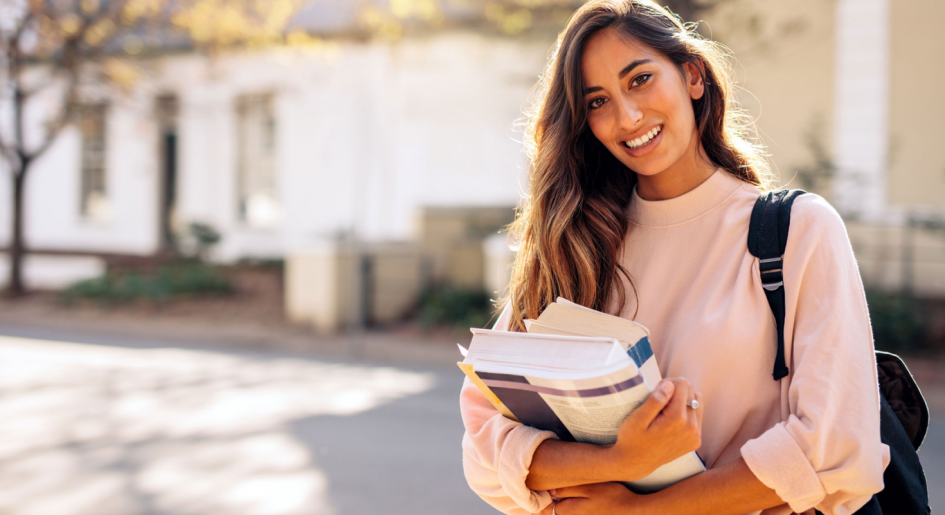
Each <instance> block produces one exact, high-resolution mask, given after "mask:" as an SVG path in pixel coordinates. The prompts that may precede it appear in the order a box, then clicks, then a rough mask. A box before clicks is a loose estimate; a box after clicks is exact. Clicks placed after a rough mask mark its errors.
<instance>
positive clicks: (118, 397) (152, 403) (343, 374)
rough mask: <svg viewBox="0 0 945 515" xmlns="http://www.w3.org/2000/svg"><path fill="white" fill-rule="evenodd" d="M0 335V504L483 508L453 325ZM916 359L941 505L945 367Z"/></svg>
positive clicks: (415, 510) (127, 321) (65, 321)
mask: <svg viewBox="0 0 945 515" xmlns="http://www.w3.org/2000/svg"><path fill="white" fill-rule="evenodd" d="M0 335H3V336H0V354H3V355H4V356H5V358H4V359H0V370H2V371H3V373H0V415H2V416H0V436H4V437H3V438H0V442H6V443H5V444H3V443H0V462H4V465H2V466H0V482H3V483H4V484H6V485H8V487H9V488H6V489H5V490H6V491H5V492H0V512H3V513H10V514H15V515H20V514H24V515H25V514H27V513H49V512H50V511H49V510H48V509H47V508H55V509H54V510H53V511H52V513H57V514H64V515H86V514H89V515H91V514H93V513H94V514H95V515H111V514H113V513H114V514H115V515H118V514H120V515H128V514H137V513H148V514H160V515H177V514H181V513H224V512H225V513H228V514H240V515H256V514H257V513H259V514H262V513H276V514H283V515H296V514H299V515H302V514H309V513H312V514H318V515H349V514H350V515H360V514H361V513H372V512H376V511H378V510H379V508H381V507H383V511H384V512H385V513H390V514H392V515H397V514H400V513H403V514H404V515H407V514H410V515H418V514H424V513H431V514H433V513H446V512H449V513H455V514H456V515H484V514H487V513H493V512H492V511H491V510H490V509H489V508H488V506H486V505H485V504H484V503H482V502H481V501H480V500H479V499H477V498H476V497H475V496H474V495H473V494H472V493H471V492H470V491H469V489H468V487H467V486H466V485H465V482H464V480H463V478H462V466H461V463H460V459H459V458H460V454H459V451H458V442H459V439H460V437H461V436H462V424H461V422H460V420H459V416H458V408H457V406H456V396H457V393H458V390H459V384H460V382H461V381H462V377H461V374H459V373H458V371H457V370H456V368H455V365H454V363H455V361H456V360H457V359H458V357H459V356H458V351H457V349H456V346H455V343H456V342H461V343H465V342H466V341H467V340H468V336H466V335H465V334H463V333H455V334H422V333H419V332H411V331H408V330H401V331H399V332H390V333H384V332H367V333H363V334H356V335H318V334H314V333H312V332H310V331H307V330H305V329H300V328H293V327H287V326H271V325H265V324H253V323H226V324H221V323H219V322H215V323H195V322H194V321H193V320H189V321H185V320H179V319H173V318H170V319H168V318H146V317H129V316H126V315H122V316H114V314H112V313H107V312H105V313H100V314H98V315H94V316H93V315H90V314H89V313H88V312H85V313H82V314H81V316H79V315H70V314H69V313H62V312H59V313H56V314H55V316H50V314H49V313H32V314H31V313H25V312H11V311H9V310H7V311H4V312H2V313H0ZM11 337H13V338H11ZM16 337H21V338H30V339H33V340H17V339H16ZM69 342H72V343H69ZM85 344H87V345H85ZM908 363H909V366H910V369H911V370H912V372H913V373H914V375H915V376H916V378H917V380H918V381H919V383H920V385H921V386H922V388H923V392H924V393H925V395H926V398H927V399H928V402H929V406H930V408H931V409H932V412H933V421H932V425H931V428H930V431H929V434H928V437H927V438H926V441H925V443H924V445H923V447H922V450H921V451H920V456H921V458H922V460H923V464H924V466H925V468H926V474H927V477H928V481H929V487H930V492H931V495H932V508H933V510H935V511H940V510H945V503H943V502H941V501H943V500H945V498H942V499H940V498H939V497H940V496H939V492H942V491H943V490H945V374H942V371H945V367H943V365H942V364H941V363H939V362H934V361H927V360H909V361H908ZM4 364H5V367H4ZM4 420H5V421H6V422H4ZM14 421H15V422H14ZM391 441H398V442H400V444H399V445H396V446H391V445H390V442H391ZM11 453H12V454H11ZM53 470H55V471H57V472H56V473H55V474H53V475H50V471H53ZM365 482H367V483H369V484H371V485H372V487H371V488H370V489H368V490H365V489H364V488H363V485H364V484H365ZM431 491H432V492H435V494H431ZM31 492H33V493H31ZM293 496H295V497H293ZM298 496H302V497H298ZM280 499H281V501H280ZM418 499H423V500H424V502H425V503H426V504H418ZM93 501H94V502H93ZM279 502H282V504H279ZM83 503H85V504H83ZM273 503H275V504H273ZM286 503H288V504H286ZM83 506H87V507H89V508H88V509H85V508H84V507H83ZM237 506H238V507H239V509H237V508H236V507H237ZM302 506H307V508H303V507H302ZM36 509H39V510H40V511H35V510H36ZM43 509H46V511H43ZM221 510H223V511H221Z"/></svg>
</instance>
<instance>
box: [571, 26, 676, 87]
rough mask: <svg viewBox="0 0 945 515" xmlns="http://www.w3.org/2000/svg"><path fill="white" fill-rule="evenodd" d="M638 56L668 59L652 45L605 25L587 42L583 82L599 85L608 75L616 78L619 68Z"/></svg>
mask: <svg viewBox="0 0 945 515" xmlns="http://www.w3.org/2000/svg"><path fill="white" fill-rule="evenodd" d="M638 59H652V60H653V61H655V62H657V63H659V64H662V61H665V60H666V58H665V57H663V56H662V55H660V54H659V52H656V51H654V50H653V49H651V48H650V47H648V46H646V45H643V44H640V43H638V42H637V41H634V40H633V39H631V38H629V37H627V36H624V35H622V34H620V33H619V32H617V31H616V30H614V29H604V30H602V31H600V32H598V33H596V34H594V35H593V36H591V37H590V38H588V40H587V43H585V45H584V52H583V54H582V55H581V75H582V76H583V77H584V86H585V87H587V86H592V85H600V84H599V83H600V82H604V81H605V80H608V79H609V80H617V75H618V74H619V73H620V71H621V70H623V68H624V67H625V66H627V65H628V64H630V63H632V62H633V61H636V60H638Z"/></svg>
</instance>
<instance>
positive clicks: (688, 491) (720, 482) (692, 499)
mask: <svg viewBox="0 0 945 515" xmlns="http://www.w3.org/2000/svg"><path fill="white" fill-rule="evenodd" d="M637 500H638V501H639V506H638V508H642V509H641V510H639V511H634V512H635V513H646V514H654V513H658V514H660V515H673V514H689V513H713V514H718V515H726V514H731V515H738V514H740V513H749V512H753V511H758V510H763V509H766V508H772V507H774V506H779V505H781V504H784V501H783V500H781V498H780V497H778V495H777V494H776V493H775V491H774V490H772V489H770V488H768V487H767V486H765V484H764V483H762V482H761V481H759V480H758V478H757V477H755V474H754V473H753V472H752V471H751V469H749V468H748V465H747V464H746V463H745V460H743V459H742V458H738V459H737V460H735V461H733V462H731V463H728V464H726V465H724V466H722V467H719V468H717V469H713V470H708V471H706V472H703V473H702V474H698V475H695V476H693V477H691V478H689V479H686V480H684V481H681V482H679V483H676V484H675V485H673V486H671V487H669V488H667V489H665V490H661V491H660V492H657V493H654V494H651V495H646V496H640V497H639V498H637Z"/></svg>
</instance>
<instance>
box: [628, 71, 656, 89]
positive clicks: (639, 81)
mask: <svg viewBox="0 0 945 515" xmlns="http://www.w3.org/2000/svg"><path fill="white" fill-rule="evenodd" d="M652 77H653V74H651V73H641V74H640V75H637V76H636V77H634V78H633V80H632V81H630V87H634V86H642V85H644V84H646V83H647V82H649V81H650V78H652Z"/></svg>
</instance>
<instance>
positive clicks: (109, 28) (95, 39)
mask: <svg viewBox="0 0 945 515" xmlns="http://www.w3.org/2000/svg"><path fill="white" fill-rule="evenodd" d="M114 31H115V22H113V21H112V20H110V19H108V18H105V19H103V20H101V21H99V22H98V23H96V24H95V25H93V26H92V27H91V28H89V30H88V31H87V32H86V33H85V42H86V43H88V44H89V45H90V46H98V45H99V44H100V43H101V42H102V41H104V40H105V38H107V37H108V36H111V35H112V33H113V32H114Z"/></svg>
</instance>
